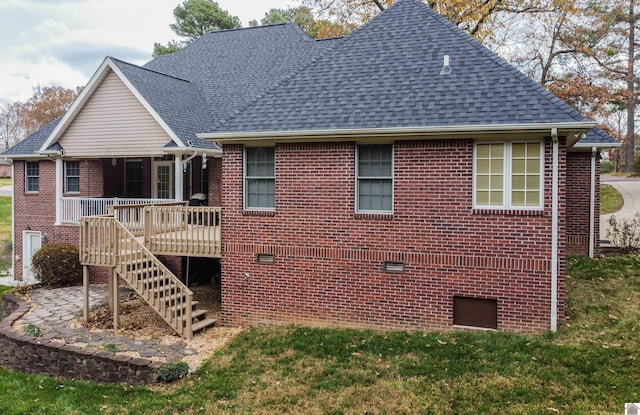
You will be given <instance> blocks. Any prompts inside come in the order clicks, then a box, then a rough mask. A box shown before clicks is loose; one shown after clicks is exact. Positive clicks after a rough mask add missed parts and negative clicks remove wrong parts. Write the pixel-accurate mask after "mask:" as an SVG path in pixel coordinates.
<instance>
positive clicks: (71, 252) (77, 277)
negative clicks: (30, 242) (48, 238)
mask: <svg viewBox="0 0 640 415" xmlns="http://www.w3.org/2000/svg"><path fill="white" fill-rule="evenodd" d="M31 264H32V267H33V271H34V272H35V274H36V276H37V277H38V279H39V280H40V282H41V283H42V284H44V285H45V286H47V287H52V288H55V287H64V286H69V285H78V284H80V283H81V282H82V267H81V266H80V257H79V253H78V248H76V247H75V246H73V245H71V244H65V243H51V244H46V245H45V246H43V247H42V248H41V249H40V250H39V251H38V252H36V253H35V254H34V255H33V258H32V260H31Z"/></svg>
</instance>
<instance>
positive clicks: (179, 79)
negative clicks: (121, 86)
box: [107, 56, 192, 84]
mask: <svg viewBox="0 0 640 415" xmlns="http://www.w3.org/2000/svg"><path fill="white" fill-rule="evenodd" d="M107 58H109V59H111V60H112V61H117V62H120V63H123V64H125V65H129V66H133V67H134V68H136V69H142V70H145V71H147V72H153V73H156V74H158V75H162V76H166V77H169V78H173V79H176V80H178V81H183V82H187V83H190V84H191V83H192V82H191V81H189V80H188V79H183V78H178V77H177V76H173V75H169V74H166V73H164V72H160V71H156V70H154V69H149V68H145V67H144V66H140V65H136V64H133V63H129V62H126V61H123V60H122V59H118V58H114V57H113V56H107Z"/></svg>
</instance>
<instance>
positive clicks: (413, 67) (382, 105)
mask: <svg viewBox="0 0 640 415" xmlns="http://www.w3.org/2000/svg"><path fill="white" fill-rule="evenodd" d="M444 55H449V56H450V60H451V68H452V73H451V74H449V75H440V71H441V68H442V66H443V58H444ZM574 121H586V118H585V117H584V116H583V115H582V114H580V113H579V112H578V111H576V110H574V109H573V108H571V107H569V106H568V105H567V104H565V103H564V102H562V101H561V100H559V99H558V98H556V97H555V96H553V95H552V94H550V93H549V92H547V91H546V90H545V89H544V88H542V87H540V86H539V85H537V84H536V83H535V82H533V81H532V80H530V79H529V78H527V77H526V76H525V75H524V74H522V73H521V72H520V71H518V70H517V69H515V68H514V67H513V66H511V65H510V64H508V63H507V62H506V61H504V60H503V59H502V58H500V57H498V56H497V55H496V54H494V53H493V52H491V51H489V50H488V49H487V48H485V47H484V46H482V45H481V44H480V43H478V42H477V41H476V40H474V39H472V38H471V37H470V36H469V35H467V34H466V33H465V32H463V31H462V30H461V29H459V28H458V27H456V26H455V25H453V24H452V23H450V22H449V21H447V20H446V19H444V18H443V17H441V16H440V15H438V14H437V13H435V12H434V11H433V10H431V9H430V8H429V7H427V6H426V5H425V4H423V3H422V2H420V1H419V0H399V1H398V2H396V3H395V5H394V6H392V7H390V8H388V9H387V10H386V11H384V12H382V13H380V14H379V15H378V16H376V17H375V18H374V19H372V20H370V21H369V22H368V23H366V24H365V25H363V26H362V27H360V28H359V29H358V30H356V31H354V32H353V33H352V34H350V35H349V36H348V37H346V38H344V39H342V40H338V41H336V44H335V45H334V47H333V48H331V49H330V50H328V51H327V53H325V54H324V55H320V56H318V57H317V59H314V60H313V61H312V62H311V63H310V64H308V65H307V66H306V67H304V68H302V69H301V70H299V71H298V72H297V73H295V74H294V75H292V76H291V77H290V78H287V79H286V80H285V81H284V82H281V83H280V84H279V85H278V86H277V87H275V88H272V89H270V90H269V92H268V93H267V94H265V95H264V96H263V97H261V98H260V99H257V100H255V101H254V102H253V103H252V104H251V105H249V106H247V107H246V108H245V109H244V110H243V111H241V112H239V113H238V114H236V115H235V116H232V117H229V119H227V120H222V121H218V123H217V124H216V130H215V132H245V131H246V132H249V131H295V130H314V129H343V128H378V127H379V128H388V127H411V126H435V125H438V126H448V125H476V124H483V125H484V124H516V123H517V124H520V123H538V122H574Z"/></svg>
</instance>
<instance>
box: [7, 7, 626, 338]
mask: <svg viewBox="0 0 640 415" xmlns="http://www.w3.org/2000/svg"><path fill="white" fill-rule="evenodd" d="M123 103H126V105H128V106H129V107H127V108H131V110H125V111H119V109H120V108H122V107H123ZM143 127H144V128H143ZM594 127H595V123H593V122H591V121H589V120H587V119H586V118H584V116H582V115H581V114H580V113H578V112H577V111H575V110H574V109H572V108H571V107H569V106H568V105H566V104H565V103H563V102H562V101H560V100H559V99H557V98H556V97H554V96H553V95H551V94H550V93H549V92H547V91H546V90H544V89H543V88H541V87H539V86H538V85H537V84H535V83H534V82H533V81H531V80H530V79H528V78H526V77H525V76H524V75H523V74H522V73H520V72H519V71H517V70H516V69H515V68H513V67H512V66H510V65H509V64H508V63H506V62H505V61H503V60H502V59H501V58H499V57H498V56H496V55H495V54H493V53H492V52H491V51H489V50H488V49H486V48H485V47H483V46H482V45H480V44H479V43H477V42H476V41H475V40H473V39H472V38H470V37H469V36H468V35H467V34H465V33H464V32H462V31H461V30H460V29H458V28H457V27H456V26H454V25H452V24H451V23H449V22H448V21H446V20H445V19H443V18H442V17H440V16H439V15H437V14H436V13H435V12H433V11H432V10H431V9H429V8H428V7H427V6H426V5H424V4H423V3H421V2H420V1H418V0H399V1H398V2H396V4H395V5H394V6H392V7H390V8H389V9H387V10H386V11H385V12H383V13H381V14H380V15H378V16H377V17H375V18H374V19H372V20H371V21H370V22H368V23H367V24H365V25H363V26H362V27H361V28H359V29H358V30H356V31H354V32H353V33H352V34H350V35H348V36H346V37H344V38H336V39H329V40H323V41H313V40H311V39H309V38H308V37H307V36H306V35H305V34H304V33H303V32H302V31H301V30H300V29H299V28H298V27H297V26H295V25H293V24H284V25H274V26H266V27H259V28H248V29H239V30H232V31H225V32H215V33H210V34H207V35H205V36H203V37H202V38H201V39H199V40H198V41H196V42H194V43H192V44H191V45H189V46H187V47H186V48H185V49H183V50H181V51H179V52H177V53H175V54H173V55H170V56H165V57H160V58H157V59H155V60H153V61H151V62H149V63H148V64H146V65H145V66H144V67H137V66H134V65H130V64H127V63H124V62H122V61H118V60H116V59H113V58H107V59H106V60H105V62H104V63H103V64H102V66H101V68H100V69H98V71H97V72H96V75H94V77H93V78H92V79H91V81H90V82H89V84H88V86H87V88H85V90H84V91H83V93H82V95H81V96H80V97H79V98H78V100H77V102H76V103H75V104H74V105H73V107H72V108H71V109H70V111H69V113H67V115H65V116H64V117H63V118H62V119H61V120H57V121H56V122H54V123H53V124H51V125H50V126H47V127H45V128H44V129H43V130H41V131H40V132H38V133H36V134H34V136H32V137H30V138H29V139H27V140H25V141H24V142H22V143H20V144H19V145H18V146H16V147H14V148H13V149H11V150H9V152H8V153H5V154H6V155H7V157H9V158H11V159H12V160H13V163H14V177H15V182H14V183H15V184H14V186H15V187H14V194H15V195H16V196H15V221H14V223H15V233H14V238H15V247H16V254H17V255H16V259H15V264H16V267H15V268H16V271H17V272H16V278H22V275H21V274H20V269H21V267H22V266H23V265H24V261H22V262H21V259H22V258H21V257H20V253H21V252H22V251H24V252H25V254H24V256H25V257H26V256H28V254H29V252H30V251H29V250H28V249H27V250H26V251H25V250H24V246H25V243H24V242H23V239H25V238H34V239H38V234H37V232H40V240H42V239H43V235H44V234H46V235H48V240H56V239H58V240H69V241H72V242H77V241H78V231H79V227H78V223H67V222H66V221H65V219H64V216H65V215H66V214H67V212H68V208H66V207H65V206H66V205H65V203H70V202H66V201H65V198H66V197H67V194H66V193H65V192H66V191H68V189H69V188H70V183H71V188H72V189H78V190H77V192H76V194H77V196H78V198H80V199H81V200H85V199H82V198H83V197H87V200H88V199H90V198H89V196H97V195H99V196H102V197H103V198H105V199H109V198H110V197H113V196H117V197H119V198H121V197H123V196H126V197H128V196H130V195H129V194H128V192H127V189H129V188H131V186H134V185H133V184H131V180H134V181H135V186H137V187H135V188H136V189H138V190H137V193H136V196H137V197H140V198H141V199H144V198H149V197H159V196H163V197H161V199H172V200H173V199H175V200H182V199H186V198H188V196H189V195H190V194H191V193H196V192H202V193H208V195H209V197H208V200H209V205H210V206H221V208H222V211H221V212H222V213H221V216H220V217H219V221H218V219H216V220H215V221H212V223H213V222H215V223H216V225H215V226H216V227H218V228H216V229H217V230H216V231H215V232H218V231H219V232H220V233H221V235H220V236H221V238H220V239H216V243H219V247H218V248H219V249H217V248H216V250H214V251H215V252H216V254H215V255H212V256H214V257H217V258H220V260H221V269H222V279H221V281H222V282H221V284H222V285H221V291H222V316H223V323H224V324H227V325H246V324H263V323H296V324H309V325H331V326H349V327H375V328H408V329H425V328H448V327H452V326H465V327H466V326H472V327H482V328H496V329H505V330H518V331H535V330H545V329H552V330H555V329H556V327H557V324H558V321H561V320H562V318H563V316H564V313H565V305H564V304H565V285H564V266H565V258H566V255H567V254H569V253H579V254H589V255H593V254H594V252H596V251H597V235H598V229H599V222H598V211H599V195H598V189H599V163H598V162H597V161H598V158H599V152H600V150H602V149H606V148H611V147H615V146H617V144H616V143H615V141H614V140H613V139H612V138H611V137H609V136H608V135H607V134H605V133H604V132H602V131H601V130H599V129H597V128H594ZM132 160H135V162H134V161H132ZM203 160H209V161H208V166H209V167H208V169H206V170H203V169H202V166H203V164H207V163H204V162H203ZM187 162H190V163H191V168H190V169H187V170H185V168H184V166H185V165H186V163H187ZM34 163H35V164H34ZM131 163H138V164H135V166H140V167H141V169H142V171H143V173H142V174H139V175H138V176H131V174H128V172H129V170H127V169H128V168H131V169H134V167H128V166H129V165H130V164H131ZM69 164H70V166H68V165H69ZM36 165H38V170H37V171H36V167H35V166H36ZM162 166H165V167H162ZM167 166H168V167H167ZM214 166H215V167H214ZM212 167H214V168H212ZM135 168H137V167H135ZM114 169H118V173H116V171H115V170H114ZM162 169H164V170H162ZM180 170H183V171H184V172H185V173H184V174H176V173H175V172H179V171H180ZM69 172H70V173H69ZM145 172H146V173H145ZM162 172H164V175H162V174H161V173H162ZM129 173H131V172H129ZM131 177H135V179H131ZM203 177H206V178H207V180H206V184H205V180H204V179H203ZM160 178H162V179H160ZM162 180H164V182H163V181H162ZM38 181H39V183H40V189H41V190H40V191H39V192H38V193H37V194H32V193H34V192H32V191H30V186H33V185H34V183H35V182H38ZM187 183H191V185H187ZM194 183H199V185H197V184H196V185H194ZM45 189H46V190H45ZM160 189H164V192H163V193H161V190H160ZM74 200H75V199H74ZM147 202H148V201H142V200H141V201H140V204H145V203H147ZM74 203H77V202H74ZM79 203H80V206H81V207H80V208H79V209H80V210H79V212H80V213H76V214H75V215H76V216H74V219H77V220H78V221H79V218H80V217H84V216H86V214H87V212H84V211H83V210H82V209H83V208H82V206H83V205H82V203H85V205H86V204H87V203H90V202H86V201H85V202H82V201H81V202H79ZM109 203H111V204H113V203H115V202H105V205H107V204H109ZM157 203H160V201H157ZM34 206H37V207H36V208H34ZM154 209H156V208H145V212H146V213H145V215H147V216H145V218H158V217H160V218H165V220H169V219H168V218H174V217H175V214H176V213H175V212H174V211H172V212H174V213H170V214H165V216H162V215H161V214H159V213H157V212H156V213H154V212H155V210H154ZM157 209H160V208H157ZM185 209H186V208H185ZM103 210H104V209H103ZM180 212H182V211H180ZM185 212H187V211H186V210H185ZM88 213H93V212H88ZM98 213H103V212H98ZM185 214H188V213H185ZM199 214H202V212H201V213H199ZM136 215H138V216H139V214H136ZM172 215H174V216H172ZM136 217H137V216H136ZM193 218H194V217H193V216H191V219H190V220H189V221H184V226H185V228H184V229H185V232H186V229H187V228H186V226H189V228H188V229H191V226H192V224H193V223H195V222H193V221H192V219H193ZM154 220H155V219H154ZM171 220H173V219H171ZM187 223H188V225H187ZM84 226H88V227H91V226H94V227H95V228H96V229H97V228H98V225H91V223H90V222H89V221H85V220H84V219H83V220H82V226H80V231H81V233H82V232H87V231H85V230H83V227H84ZM100 226H102V225H100ZM105 226H106V225H105ZM109 226H111V225H109ZM147 226H151V225H148V224H143V227H145V232H147V230H146V227H147ZM153 226H155V225H153ZM92 229H93V228H92ZM82 234H83V235H84V233H82ZM87 235H88V233H87ZM74 238H75V239H74ZM86 238H88V237H85V239H86ZM158 238H159V237H158ZM80 239H82V238H80ZM95 240H96V241H98V240H100V238H97V239H95ZM152 240H153V237H149V236H148V235H145V236H144V241H145V243H146V242H148V241H152ZM35 243H36V244H37V242H35ZM200 243H201V244H206V241H205V240H202V241H200ZM158 246H159V245H158ZM87 249H89V248H87ZM149 249H150V251H152V252H153V253H154V254H163V255H167V256H168V257H167V258H168V259H166V260H165V262H169V263H170V262H171V258H172V257H174V258H175V257H177V256H178V255H179V254H180V252H183V253H184V254H185V255H190V254H192V252H185V251H179V250H176V249H173V250H172V249H166V250H162V249H159V248H149ZM194 249H195V248H194ZM82 252H84V251H82ZM212 252H213V251H212ZM98 254H99V252H97V251H96V252H93V253H91V252H89V251H88V250H87V252H86V256H84V257H83V258H85V260H84V262H83V263H84V264H85V265H87V266H88V265H92V266H93V265H105V264H101V263H99V261H98V260H97V259H95V258H97V257H98V256H99V255H98ZM83 255H84V254H83ZM87 258H94V260H95V261H97V262H94V260H92V259H87ZM174 262H175V261H174ZM110 264H111V266H113V267H115V268H114V269H118V268H117V267H118V265H117V264H116V265H114V264H115V262H113V263H110ZM173 268H174V271H175V272H176V273H178V274H179V270H177V268H179V267H177V266H175V264H174V266H173ZM123 270H124V268H122V269H121V271H119V272H120V273H121V274H119V275H120V277H122V278H125V275H124V274H125V273H126V272H125V271H123ZM189 320H190V319H189Z"/></svg>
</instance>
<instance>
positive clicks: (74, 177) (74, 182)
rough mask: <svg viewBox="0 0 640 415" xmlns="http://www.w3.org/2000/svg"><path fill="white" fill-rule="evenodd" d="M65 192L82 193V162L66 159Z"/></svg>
mask: <svg viewBox="0 0 640 415" xmlns="http://www.w3.org/2000/svg"><path fill="white" fill-rule="evenodd" d="M64 191H65V193H80V162H79V161H76V160H65V162H64Z"/></svg>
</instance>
